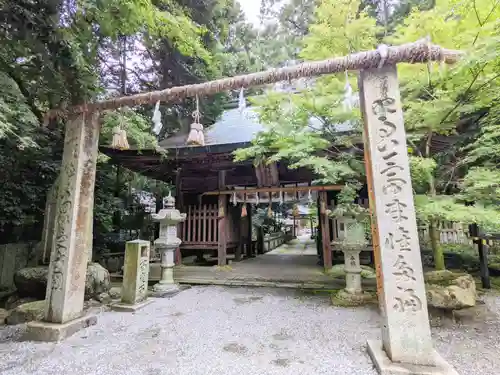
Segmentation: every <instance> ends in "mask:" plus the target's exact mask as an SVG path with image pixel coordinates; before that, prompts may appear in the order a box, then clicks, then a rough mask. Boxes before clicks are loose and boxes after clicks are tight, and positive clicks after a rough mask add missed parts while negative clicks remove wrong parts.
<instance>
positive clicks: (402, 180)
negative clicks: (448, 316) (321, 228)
mask: <svg viewBox="0 0 500 375" xmlns="http://www.w3.org/2000/svg"><path fill="white" fill-rule="evenodd" d="M360 103H361V107H362V108H361V110H362V114H363V120H364V131H365V133H364V134H365V136H364V143H365V158H366V160H365V164H366V174H367V182H368V192H369V199H370V208H371V215H372V241H373V248H374V257H375V259H376V263H377V265H378V267H380V268H379V269H377V276H378V278H377V289H378V295H379V300H380V310H381V316H382V343H381V344H379V343H369V352H370V354H371V357H372V359H373V361H374V362H375V364H376V365H377V364H379V359H380V358H378V353H380V354H381V355H386V356H387V358H388V360H389V361H391V362H393V363H402V364H413V365H419V366H420V367H433V366H436V365H437V363H436V356H435V355H434V353H435V352H434V349H433V344H432V338H431V330H430V325H429V316H428V311H427V301H426V298H425V296H426V294H425V283H424V277H423V269H422V259H421V255H420V243H419V239H418V231H417V220H416V213H415V205H414V200H413V188H412V182H411V175H410V163H409V157H408V149H407V144H406V132H405V126H404V121H403V111H402V105H401V96H400V92H399V84H398V77H397V68H396V66H394V65H385V66H380V67H379V68H375V69H367V70H362V71H361V72H360ZM373 345H376V347H373ZM370 346H372V347H371V348H370ZM377 367H378V370H379V372H380V373H384V371H383V370H382V368H381V367H380V366H377ZM385 373H389V372H387V371H386V372H385ZM415 374H420V372H415Z"/></svg>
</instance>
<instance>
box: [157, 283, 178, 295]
mask: <svg viewBox="0 0 500 375" xmlns="http://www.w3.org/2000/svg"><path fill="white" fill-rule="evenodd" d="M162 281H163V280H160V281H159V282H158V283H157V284H155V285H153V297H157V298H163V297H171V296H174V295H175V294H177V293H179V292H180V290H181V289H180V287H179V285H178V284H175V283H174V284H172V283H170V282H163V283H162Z"/></svg>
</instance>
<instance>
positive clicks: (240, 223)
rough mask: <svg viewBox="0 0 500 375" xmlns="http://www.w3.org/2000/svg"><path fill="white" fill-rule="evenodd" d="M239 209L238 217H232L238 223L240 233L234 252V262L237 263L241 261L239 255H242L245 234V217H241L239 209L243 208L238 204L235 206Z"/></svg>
mask: <svg viewBox="0 0 500 375" xmlns="http://www.w3.org/2000/svg"><path fill="white" fill-rule="evenodd" d="M237 207H238V208H239V210H238V212H239V213H240V215H234V220H235V221H237V222H238V228H239V231H240V235H239V239H238V245H237V246H236V249H235V250H234V260H235V261H236V262H239V261H240V260H241V254H243V248H244V247H245V232H246V228H247V225H246V221H245V220H247V218H246V217H241V209H242V207H243V205H242V204H239V205H238V206H237Z"/></svg>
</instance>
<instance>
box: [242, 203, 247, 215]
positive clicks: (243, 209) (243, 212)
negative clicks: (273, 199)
mask: <svg viewBox="0 0 500 375" xmlns="http://www.w3.org/2000/svg"><path fill="white" fill-rule="evenodd" d="M247 215H248V213H247V204H246V203H243V206H241V217H247Z"/></svg>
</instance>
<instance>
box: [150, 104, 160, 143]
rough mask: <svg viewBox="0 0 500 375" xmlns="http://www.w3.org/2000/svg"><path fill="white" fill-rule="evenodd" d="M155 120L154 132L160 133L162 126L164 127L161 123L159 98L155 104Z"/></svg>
mask: <svg viewBox="0 0 500 375" xmlns="http://www.w3.org/2000/svg"><path fill="white" fill-rule="evenodd" d="M151 120H153V133H155V134H156V135H159V134H160V131H161V128H162V127H163V125H162V123H161V112H160V101H159V100H158V101H157V102H156V105H155V109H154V112H153V117H152V118H151Z"/></svg>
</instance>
